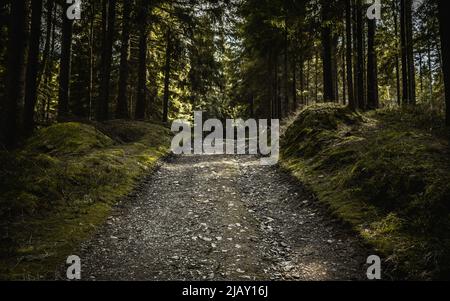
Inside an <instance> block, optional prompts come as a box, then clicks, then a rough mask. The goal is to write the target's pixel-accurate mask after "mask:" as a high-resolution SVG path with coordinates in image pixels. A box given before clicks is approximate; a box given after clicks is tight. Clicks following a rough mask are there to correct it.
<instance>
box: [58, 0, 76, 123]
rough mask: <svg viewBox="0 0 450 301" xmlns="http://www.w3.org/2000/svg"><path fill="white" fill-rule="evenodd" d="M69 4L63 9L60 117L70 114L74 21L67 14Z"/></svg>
mask: <svg viewBox="0 0 450 301" xmlns="http://www.w3.org/2000/svg"><path fill="white" fill-rule="evenodd" d="M68 7H69V5H68V4H66V5H64V6H63V10H62V19H63V22H62V41H61V62H60V71H59V101H58V118H59V119H64V118H65V117H67V116H68V115H69V95H70V73H71V71H70V67H71V61H72V30H73V21H72V20H69V19H68V18H67V16H66V11H67V8H68Z"/></svg>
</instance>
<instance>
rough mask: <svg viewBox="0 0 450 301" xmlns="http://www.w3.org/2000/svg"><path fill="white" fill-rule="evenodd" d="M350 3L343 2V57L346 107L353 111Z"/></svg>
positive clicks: (354, 106) (354, 107)
mask: <svg viewBox="0 0 450 301" xmlns="http://www.w3.org/2000/svg"><path fill="white" fill-rule="evenodd" d="M351 2H352V1H351V0H346V1H345V37H346V44H347V45H346V48H345V49H346V51H345V57H346V61H347V87H348V89H347V90H348V92H347V94H348V106H349V107H350V108H351V109H352V110H354V109H356V103H355V95H354V90H353V89H354V87H353V68H352V66H353V49H352V13H351V12H352V5H351V4H352V3H351Z"/></svg>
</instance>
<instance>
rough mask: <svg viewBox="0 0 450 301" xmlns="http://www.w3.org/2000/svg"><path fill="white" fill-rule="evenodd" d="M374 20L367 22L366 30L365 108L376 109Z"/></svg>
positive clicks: (376, 73)
mask: <svg viewBox="0 0 450 301" xmlns="http://www.w3.org/2000/svg"><path fill="white" fill-rule="evenodd" d="M376 26H377V25H376V20H375V19H373V20H369V21H368V30H367V107H368V109H376V108H378V67H377V54H376V51H375V32H376Z"/></svg>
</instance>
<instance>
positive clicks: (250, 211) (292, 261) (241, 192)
mask: <svg viewBox="0 0 450 301" xmlns="http://www.w3.org/2000/svg"><path fill="white" fill-rule="evenodd" d="M368 255H369V254H368V251H367V250H366V249H365V248H364V247H362V246H361V244H360V242H359V241H358V240H357V239H356V238H355V237H354V235H352V234H351V233H350V232H348V231H347V230H346V229H344V228H343V227H342V226H341V225H340V224H339V223H337V222H336V221H333V220H332V219H331V218H330V217H329V216H328V215H327V214H326V213H325V211H324V210H322V209H321V208H320V206H318V205H317V204H316V202H314V198H313V197H312V195H311V194H310V193H308V192H307V191H306V190H305V189H304V188H303V187H301V185H299V184H298V183H297V182H294V181H293V180H292V179H291V178H290V177H289V176H288V175H285V174H284V173H283V172H281V171H280V170H279V169H278V168H277V167H270V166H260V164H259V159H257V158H255V157H252V156H239V157H234V156H176V157H172V158H170V159H167V160H166V161H165V162H163V164H162V165H161V166H160V168H159V169H158V170H157V171H156V172H155V173H154V174H153V175H152V176H151V177H149V178H148V179H147V180H146V181H144V182H143V184H142V185H141V187H140V188H139V189H137V190H136V192H135V194H134V195H133V196H131V197H130V199H129V200H127V201H126V202H123V205H121V206H119V207H117V208H116V209H115V210H114V213H113V215H112V216H111V217H110V218H109V219H108V221H107V223H106V224H105V226H104V227H102V228H101V229H100V230H99V231H98V232H97V233H96V234H95V235H94V237H92V239H91V240H89V241H87V242H85V243H84V244H83V245H82V246H81V250H80V257H81V260H82V277H83V279H85V280H88V279H91V280H354V279H364V278H363V276H364V273H365V268H364V263H365V259H366V258H367V256H368Z"/></svg>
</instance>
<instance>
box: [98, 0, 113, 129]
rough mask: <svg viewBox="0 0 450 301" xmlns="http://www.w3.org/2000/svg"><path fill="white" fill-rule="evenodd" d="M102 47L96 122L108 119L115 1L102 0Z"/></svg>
mask: <svg viewBox="0 0 450 301" xmlns="http://www.w3.org/2000/svg"><path fill="white" fill-rule="evenodd" d="M102 18H103V22H105V23H104V24H103V36H104V37H103V45H102V59H101V61H102V74H101V84H100V99H99V102H98V107H97V120H100V121H103V120H108V118H109V98H110V94H111V93H110V82H111V63H112V51H113V42H114V30H115V21H116V0H103V17H102Z"/></svg>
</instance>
